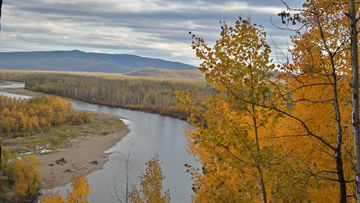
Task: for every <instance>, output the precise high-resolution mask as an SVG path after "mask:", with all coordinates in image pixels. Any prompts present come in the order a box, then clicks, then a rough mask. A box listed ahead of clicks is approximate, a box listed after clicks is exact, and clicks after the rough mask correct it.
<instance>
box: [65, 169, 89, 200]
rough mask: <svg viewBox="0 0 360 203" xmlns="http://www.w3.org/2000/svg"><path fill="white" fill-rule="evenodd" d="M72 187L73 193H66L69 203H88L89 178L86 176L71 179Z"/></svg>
mask: <svg viewBox="0 0 360 203" xmlns="http://www.w3.org/2000/svg"><path fill="white" fill-rule="evenodd" d="M71 187H72V189H73V192H70V191H69V190H67V191H66V194H67V202H69V203H72V202H77V203H88V201H87V198H88V196H89V194H90V189H89V185H88V182H87V178H86V177H85V176H84V175H82V174H81V175H80V176H78V177H74V176H73V177H72V178H71Z"/></svg>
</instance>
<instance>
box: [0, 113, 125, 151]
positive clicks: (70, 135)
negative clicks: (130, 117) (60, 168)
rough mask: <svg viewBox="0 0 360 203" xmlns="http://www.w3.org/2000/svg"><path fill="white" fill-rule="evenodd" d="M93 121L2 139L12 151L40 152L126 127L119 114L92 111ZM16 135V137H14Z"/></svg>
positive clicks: (67, 145) (65, 146) (64, 146)
mask: <svg viewBox="0 0 360 203" xmlns="http://www.w3.org/2000/svg"><path fill="white" fill-rule="evenodd" d="M90 113H91V117H92V120H93V123H87V124H83V125H72V124H70V123H69V124H63V125H59V126H53V127H52V128H51V129H50V130H47V131H42V132H40V133H37V134H34V135H27V136H26V134H23V135H22V136H19V134H16V135H15V136H12V135H11V134H10V135H9V136H8V137H12V138H8V137H3V138H2V139H1V142H2V145H3V146H4V147H5V148H8V149H9V150H10V151H11V153H17V154H20V153H26V152H34V151H35V152H39V150H41V149H48V150H55V149H57V148H67V147H69V146H71V145H72V142H71V140H75V139H82V138H84V137H86V136H93V135H98V134H102V135H105V134H104V132H106V134H108V133H111V132H112V131H114V132H119V131H121V130H123V129H124V128H126V125H125V124H124V123H123V122H122V121H121V120H120V119H119V117H117V116H113V115H108V114H102V113H97V112H90ZM14 137H16V138H14Z"/></svg>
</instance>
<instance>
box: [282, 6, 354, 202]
mask: <svg viewBox="0 0 360 203" xmlns="http://www.w3.org/2000/svg"><path fill="white" fill-rule="evenodd" d="M285 5H286V4H285ZM286 6H287V5H286ZM287 9H288V10H287V11H283V12H282V13H280V14H279V15H280V16H281V18H282V21H283V23H284V24H288V23H290V24H293V25H297V24H300V25H301V28H300V29H297V30H295V31H297V34H295V35H294V36H293V37H292V41H293V42H294V44H295V47H294V49H292V50H291V53H292V56H293V57H292V61H293V63H287V64H286V65H285V66H284V67H283V72H284V73H285V74H284V75H283V76H284V77H283V78H284V79H286V82H287V84H289V86H288V87H289V88H288V92H289V93H291V94H292V95H293V98H294V103H296V105H294V106H295V108H294V109H293V113H294V114H293V115H295V114H297V117H298V118H300V117H302V120H303V121H306V122H304V123H302V124H301V125H302V126H300V125H299V124H297V125H293V126H292V127H290V125H291V124H290V123H287V125H286V126H287V128H288V130H289V131H288V132H292V133H294V132H297V133H300V132H304V130H303V131H300V130H301V129H304V127H308V128H307V129H306V130H305V131H308V132H310V131H311V132H312V134H313V135H316V136H318V138H322V139H323V141H322V144H321V145H319V144H316V145H317V146H316V147H315V148H317V150H318V152H315V153H313V154H312V155H311V156H312V157H317V158H319V159H314V160H313V161H314V163H313V164H317V166H318V167H321V168H322V170H320V172H318V174H317V175H318V177H319V178H321V179H323V180H326V181H324V183H326V184H324V188H327V189H326V192H322V193H319V194H324V195H323V196H321V195H319V194H318V197H319V199H321V200H323V201H324V200H325V199H331V198H330V196H329V194H333V193H334V192H337V191H339V192H340V202H347V201H349V200H353V199H350V198H353V197H354V194H355V185H354V182H355V181H356V182H357V184H359V181H358V180H359V177H360V173H359V171H360V164H355V166H354V161H355V159H356V160H357V161H356V163H357V162H359V161H358V159H360V155H359V154H360V148H359V142H360V138H359V137H360V136H359V105H358V103H359V100H358V92H359V86H358V80H359V79H358V71H359V70H358V38H357V35H358V31H357V24H358V16H357V14H356V11H357V10H358V5H356V4H355V2H354V1H353V0H350V1H311V0H308V1H306V3H305V4H304V8H303V9H293V8H290V7H289V6H287ZM291 11H295V12H296V13H295V14H294V15H291V14H290V13H289V12H291ZM288 28H289V27H287V29H288ZM289 61H290V60H289ZM349 84H350V85H349ZM350 94H351V95H352V98H351V99H350V97H349V95H350ZM309 107H310V108H309ZM304 109H308V111H309V114H304ZM324 109H327V110H326V111H324ZM289 124H290V125H289ZM292 124H294V123H293V122H292ZM304 124H305V125H304ZM350 124H352V125H350ZM295 126H296V127H295ZM290 128H292V129H291V130H290ZM351 128H352V129H353V133H352V136H351V132H350V129H351ZM305 134H310V133H305ZM303 140H304V139H303ZM308 143H309V144H310V145H307V146H308V147H309V146H313V147H312V148H314V142H308ZM320 146H321V147H320ZM325 154H327V155H325ZM353 154H355V156H354V155H353ZM303 155H304V154H303ZM308 155H309V154H308ZM320 156H322V158H321V159H320ZM315 162H316V163H315ZM334 162H335V163H334ZM319 163H320V164H319ZM355 167H356V170H354V169H355ZM329 169H331V170H329ZM330 174H334V175H336V176H337V177H334V175H330ZM355 175H356V176H358V177H355ZM331 182H332V183H331ZM334 183H338V185H336V186H335V185H334ZM357 188H359V187H357ZM356 195H358V196H359V191H358V192H356ZM357 199H358V201H360V198H359V197H358V198H357ZM326 201H327V200H326Z"/></svg>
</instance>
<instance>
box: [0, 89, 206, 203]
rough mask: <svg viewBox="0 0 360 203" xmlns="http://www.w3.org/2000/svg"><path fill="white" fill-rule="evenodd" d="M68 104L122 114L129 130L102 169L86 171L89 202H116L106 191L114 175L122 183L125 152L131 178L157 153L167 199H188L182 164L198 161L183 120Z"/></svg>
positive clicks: (186, 176)
mask: <svg viewBox="0 0 360 203" xmlns="http://www.w3.org/2000/svg"><path fill="white" fill-rule="evenodd" d="M10 87H14V88H21V87H24V84H13V85H12V86H0V88H10ZM0 95H6V96H11V97H16V98H19V97H23V98H28V96H21V95H15V94H9V93H5V92H1V89H0ZM72 104H73V107H74V108H75V109H77V110H87V111H97V112H102V113H108V114H114V115H118V116H121V117H124V118H126V119H122V120H123V121H124V123H125V124H127V125H128V127H129V129H130V133H128V134H127V135H126V136H125V137H124V138H123V139H122V140H121V141H120V142H118V143H117V144H116V145H115V146H114V147H112V148H111V149H109V150H108V151H107V152H111V154H110V156H109V158H108V159H109V161H108V162H107V163H106V164H105V165H104V166H103V169H101V170H98V171H95V172H93V173H91V174H89V175H87V178H88V183H89V186H90V196H89V198H88V200H89V202H91V203H112V202H114V203H115V202H118V201H116V200H114V199H113V198H112V197H111V196H110V194H109V192H114V190H113V187H112V183H113V180H114V179H115V178H116V177H118V180H119V181H120V182H119V183H118V185H119V186H120V187H121V186H122V185H123V183H124V172H125V169H124V166H125V160H126V157H127V155H128V154H129V152H130V159H131V162H132V170H131V171H130V175H131V177H132V179H136V178H137V177H138V176H139V175H140V173H141V171H142V170H144V169H145V168H146V166H145V163H146V162H147V160H149V159H150V158H152V157H153V156H154V155H155V154H158V155H159V156H160V162H161V163H163V164H162V170H163V173H164V175H165V180H164V181H163V186H164V189H169V190H170V197H171V202H174V203H177V202H179V203H186V202H190V196H191V194H192V190H191V187H192V180H191V179H190V178H191V176H190V175H189V174H188V173H186V171H185V170H186V168H185V166H184V164H190V165H193V166H195V167H200V164H199V163H197V162H195V159H194V157H192V156H190V155H189V154H188V153H187V152H186V150H187V149H188V146H187V139H186V135H185V133H184V127H185V128H188V127H189V125H188V123H187V122H185V121H181V120H178V119H174V118H170V117H166V116H161V115H157V114H151V113H145V112H140V111H132V110H127V109H121V108H113V107H107V106H101V105H94V104H88V103H83V102H78V101H72ZM66 189H70V190H71V187H70V184H68V185H67V186H65V187H59V188H55V189H53V190H52V192H57V191H60V194H62V195H63V196H66Z"/></svg>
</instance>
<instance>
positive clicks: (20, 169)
mask: <svg viewBox="0 0 360 203" xmlns="http://www.w3.org/2000/svg"><path fill="white" fill-rule="evenodd" d="M39 166H40V162H39V160H38V159H37V158H36V156H35V155H31V156H24V157H23V159H22V160H18V161H16V163H15V172H14V173H15V175H14V181H15V186H14V189H15V191H16V193H17V194H18V195H19V196H22V197H24V196H27V197H33V196H34V195H35V193H36V191H37V190H38V189H39V181H40V178H41V173H40V169H39Z"/></svg>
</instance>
